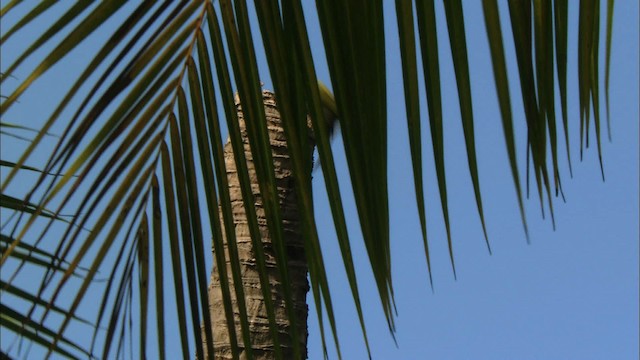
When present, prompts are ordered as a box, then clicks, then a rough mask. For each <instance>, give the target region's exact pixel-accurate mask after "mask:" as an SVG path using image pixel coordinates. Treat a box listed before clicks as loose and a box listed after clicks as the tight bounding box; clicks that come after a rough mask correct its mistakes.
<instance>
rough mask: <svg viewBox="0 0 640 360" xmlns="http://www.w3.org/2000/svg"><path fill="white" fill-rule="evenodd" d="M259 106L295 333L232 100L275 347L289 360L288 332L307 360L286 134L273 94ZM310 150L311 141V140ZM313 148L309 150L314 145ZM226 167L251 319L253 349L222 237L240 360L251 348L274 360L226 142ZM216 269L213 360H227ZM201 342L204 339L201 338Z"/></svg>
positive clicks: (303, 278) (302, 262)
mask: <svg viewBox="0 0 640 360" xmlns="http://www.w3.org/2000/svg"><path fill="white" fill-rule="evenodd" d="M262 96H263V101H264V104H265V112H266V117H267V125H268V130H269V139H270V143H271V151H272V155H273V161H274V167H275V173H276V181H277V186H278V199H279V203H280V209H281V212H282V219H283V224H284V236H285V242H286V246H287V256H288V264H287V266H288V269H289V274H290V280H291V287H292V290H293V294H294V301H295V302H294V304H295V305H294V307H295V309H296V316H297V322H298V324H297V329H291V328H290V326H289V320H288V317H287V312H286V308H285V302H284V299H283V297H284V295H283V291H282V286H281V285H280V279H279V276H278V271H277V269H276V263H275V254H274V251H273V247H272V245H271V239H270V237H269V232H268V230H267V224H266V223H267V221H266V218H265V212H264V207H263V204H262V199H261V196H260V192H259V185H258V181H257V177H256V173H255V168H254V164H253V157H252V156H251V150H250V147H249V142H248V138H247V132H246V127H245V122H244V117H243V112H242V109H241V107H240V105H239V101H238V100H237V99H236V106H237V109H238V118H239V123H240V129H241V132H242V140H243V144H244V151H245V154H246V157H247V165H248V169H249V177H250V179H251V188H252V193H253V196H254V203H255V205H256V211H257V216H258V224H259V227H260V233H261V236H262V246H263V249H264V253H265V258H266V264H267V269H268V273H269V274H268V275H269V283H270V284H271V296H272V300H273V303H274V307H275V314H276V322H277V326H278V334H279V342H280V345H281V349H282V352H283V356H284V358H285V359H293V358H294V355H293V344H292V336H291V331H296V332H297V334H298V339H299V341H300V348H301V349H302V352H303V354H302V355H303V356H304V357H305V358H306V349H307V304H306V295H307V292H308V291H309V283H308V281H307V270H308V268H307V262H306V259H305V255H304V244H303V239H302V235H301V231H300V218H299V214H298V211H297V202H296V192H295V189H294V179H293V175H292V163H291V160H290V158H289V154H288V150H287V143H286V140H285V136H284V130H283V129H282V125H281V122H280V114H279V112H278V110H277V108H276V103H275V97H274V94H273V93H271V92H269V91H263V93H262ZM310 141H311V144H313V141H312V139H310ZM312 146H313V145H312ZM312 150H313V149H310V152H309V161H313V159H312ZM224 157H225V164H226V168H227V178H228V180H229V193H230V196H231V203H232V209H233V221H234V225H235V235H236V238H237V246H238V253H239V260H240V266H241V273H242V285H243V288H244V292H245V293H244V295H245V302H246V306H247V313H248V317H249V326H250V332H251V344H249V345H246V344H243V341H242V333H241V327H240V320H239V311H238V305H237V300H236V296H235V292H234V291H233V279H232V276H231V267H230V265H229V252H228V249H227V246H228V244H227V237H226V236H224V247H225V255H226V259H227V264H226V265H227V274H228V277H229V282H230V284H231V285H230V289H231V300H232V305H233V312H234V317H235V319H234V323H235V329H234V331H235V333H236V335H237V336H236V337H237V339H238V346H239V347H240V358H241V359H242V358H243V357H244V356H243V355H244V353H245V350H244V349H245V347H246V346H251V348H252V351H253V355H254V358H255V359H274V358H275V352H274V346H273V340H272V338H271V334H270V332H269V321H268V319H267V313H266V308H265V304H264V299H263V296H262V290H261V286H260V279H259V276H258V270H257V267H256V263H255V254H254V249H253V246H252V243H251V237H250V233H249V227H248V224H247V217H246V213H245V209H244V206H243V202H242V195H241V191H240V183H239V181H238V174H237V170H236V164H235V160H234V156H233V149H232V147H231V143H230V142H227V144H226V145H225V147H224ZM217 266H219V264H214V268H213V272H212V275H211V282H210V285H209V302H210V315H211V321H212V324H213V336H214V349H215V350H214V356H213V357H209V356H207V358H209V359H211V358H213V359H231V358H232V354H231V344H230V340H229V332H228V328H227V322H226V320H225V313H224V306H223V302H222V291H221V289H220V286H221V284H220V279H219V274H218V269H217ZM203 339H204V336H203Z"/></svg>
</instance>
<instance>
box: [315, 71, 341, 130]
mask: <svg viewBox="0 0 640 360" xmlns="http://www.w3.org/2000/svg"><path fill="white" fill-rule="evenodd" d="M318 88H319V90H320V101H321V103H322V111H323V112H324V120H325V124H326V125H327V130H329V135H331V136H333V132H334V130H335V129H336V127H337V125H338V121H337V120H338V106H337V105H336V99H335V98H334V97H333V94H332V93H331V91H330V90H329V89H328V88H327V87H326V86H325V85H324V84H323V83H322V82H321V81H319V80H318Z"/></svg>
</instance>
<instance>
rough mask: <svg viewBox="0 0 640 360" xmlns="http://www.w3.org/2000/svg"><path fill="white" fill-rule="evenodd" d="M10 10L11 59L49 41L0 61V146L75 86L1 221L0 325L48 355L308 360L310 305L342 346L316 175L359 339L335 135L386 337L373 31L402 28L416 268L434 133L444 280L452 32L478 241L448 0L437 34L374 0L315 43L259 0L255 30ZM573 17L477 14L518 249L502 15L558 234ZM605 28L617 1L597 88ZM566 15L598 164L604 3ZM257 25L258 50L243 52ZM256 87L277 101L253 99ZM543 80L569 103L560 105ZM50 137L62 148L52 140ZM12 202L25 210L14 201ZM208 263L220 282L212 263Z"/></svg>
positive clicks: (172, 10) (179, 5) (383, 178)
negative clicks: (54, 83)
mask: <svg viewBox="0 0 640 360" xmlns="http://www.w3.org/2000/svg"><path fill="white" fill-rule="evenodd" d="M19 3H20V1H10V2H8V3H6V4H5V5H4V6H3V7H2V10H1V11H2V14H1V17H2V21H3V22H5V21H7V22H9V21H10V22H11V23H12V24H13V25H12V26H11V27H10V28H9V29H8V30H7V31H5V32H3V34H2V38H1V40H0V42H1V43H2V44H3V45H2V46H3V47H5V46H6V45H5V44H6V42H9V41H11V40H15V39H22V37H21V36H24V37H26V36H28V34H30V31H31V32H33V29H42V28H41V26H42V25H41V24H40V22H41V21H44V20H46V21H48V22H50V26H49V27H48V28H47V29H46V30H44V31H42V30H40V32H39V33H38V34H37V35H36V36H35V40H34V41H33V42H31V43H29V44H25V46H23V49H22V52H18V53H15V54H10V55H6V54H4V55H3V56H7V57H9V58H10V61H3V65H2V74H3V76H2V84H3V87H2V95H3V100H2V109H1V114H2V117H3V122H2V125H3V128H6V129H13V128H12V126H16V125H11V123H8V122H4V118H5V116H6V115H7V114H10V111H11V109H12V108H14V107H15V106H16V104H17V103H18V102H19V101H20V99H23V98H25V96H26V94H28V93H29V91H30V90H31V89H32V88H34V87H36V86H37V84H38V83H39V80H40V79H41V78H43V77H44V76H45V74H48V73H52V72H56V71H63V72H65V73H66V75H67V76H71V77H72V78H74V79H77V80H75V82H74V83H73V85H72V86H71V87H70V88H69V89H64V90H63V89H60V90H58V89H52V90H54V91H55V92H56V93H59V92H61V91H65V92H64V95H63V96H61V97H60V100H59V102H58V105H57V106H56V108H55V109H52V112H51V114H50V116H49V117H48V118H47V119H45V120H44V121H42V124H41V125H39V127H38V128H37V129H36V130H35V131H34V132H33V133H34V135H33V137H31V138H30V139H29V142H28V145H27V146H25V148H24V149H23V151H22V153H21V155H20V156H19V157H18V158H17V159H15V160H11V161H10V160H4V159H3V163H2V165H3V166H4V167H5V170H6V172H5V173H4V174H3V177H2V185H1V188H2V193H3V197H2V200H3V201H2V207H3V211H4V213H3V214H11V217H10V218H8V220H7V221H6V222H4V220H3V224H2V226H3V227H2V246H3V248H2V249H3V251H2V258H1V260H0V264H1V265H2V268H3V272H2V290H3V292H5V293H7V294H11V295H12V296H14V297H17V298H18V299H20V301H22V303H21V304H20V306H18V305H15V306H14V305H13V303H11V302H9V301H7V302H5V300H4V298H3V301H2V304H1V305H2V310H3V311H2V328H3V330H6V331H10V332H12V333H15V334H16V335H17V336H18V338H19V339H24V340H28V341H31V342H33V343H35V344H38V345H40V346H42V347H44V349H46V350H45V351H46V353H47V354H51V353H57V354H60V355H64V356H68V357H87V356H97V357H99V358H109V356H112V355H113V354H114V353H118V354H120V355H122V352H123V351H124V350H123V349H124V348H125V343H126V342H127V341H130V340H129V339H130V337H129V335H135V339H136V342H137V344H136V345H135V347H136V348H137V349H138V350H139V352H140V354H139V356H140V357H146V353H147V351H149V349H150V347H152V346H153V347H157V351H158V354H159V355H158V356H159V357H161V358H165V348H166V343H167V341H169V339H171V341H177V340H173V339H177V338H178V337H179V339H180V340H179V341H180V343H181V345H182V353H183V356H184V357H185V358H188V357H192V356H193V355H194V354H195V356H196V357H197V358H200V359H203V358H219V359H225V358H242V359H244V358H247V359H251V358H255V359H272V358H278V359H280V358H286V359H289V358H304V357H305V355H306V352H307V350H306V342H307V327H306V319H307V305H306V303H305V298H306V295H307V292H308V290H309V289H310V290H311V291H312V292H311V294H312V296H313V297H314V300H315V304H316V308H315V311H316V312H317V314H318V318H319V319H320V326H321V328H324V326H325V324H323V322H322V319H323V312H325V311H326V315H327V318H328V321H329V324H328V325H329V328H330V331H331V333H332V334H333V337H334V340H335V343H336V347H337V348H338V349H339V346H338V344H339V342H338V338H337V336H336V324H335V317H334V314H333V307H332V296H331V294H330V292H329V285H328V284H329V281H330V279H329V278H328V277H327V274H326V271H325V261H324V259H323V257H322V252H321V250H320V248H321V246H320V240H319V238H318V232H317V229H316V222H315V219H316V216H328V214H316V213H314V208H313V199H312V196H311V194H312V191H311V184H312V181H311V176H312V173H313V171H314V169H317V168H321V173H322V176H323V177H324V181H325V184H326V193H327V196H328V198H329V200H330V205H331V216H332V218H333V221H334V224H335V231H336V234H337V241H338V243H339V246H340V249H341V254H342V260H343V263H344V266H345V270H346V273H347V277H348V280H349V285H350V287H351V292H352V294H351V295H352V297H353V301H354V303H355V307H356V310H357V315H356V316H358V319H359V322H360V324H361V331H362V333H363V335H364V337H365V342H366V338H367V337H366V328H365V326H364V314H363V312H362V306H361V305H360V294H359V291H358V282H357V280H356V276H355V269H354V265H353V264H354V260H353V258H352V255H351V250H350V242H349V235H348V231H347V220H346V218H345V214H344V209H343V206H342V203H341V191H344V189H340V187H339V182H338V178H337V175H336V170H335V165H334V160H333V155H332V150H331V145H330V135H331V132H332V131H333V129H334V127H335V118H338V119H339V120H338V122H339V128H340V131H341V134H342V137H343V141H344V147H345V153H346V157H347V162H348V166H349V175H350V180H351V183H352V189H351V191H352V192H353V195H354V197H355V202H356V205H357V210H358V220H359V224H360V228H361V230H362V234H363V238H364V242H365V246H366V249H367V253H368V257H369V261H370V263H371V267H372V271H373V276H374V279H375V283H376V286H377V289H378V294H379V298H380V301H381V304H382V306H383V311H384V314H385V316H386V320H387V323H388V327H389V330H390V331H391V332H392V333H393V331H394V330H395V325H394V307H395V304H394V298H393V286H392V280H391V265H390V264H391V258H390V242H391V241H392V239H390V237H389V206H388V192H387V180H388V177H387V160H388V159H387V147H388V144H387V124H388V119H387V97H388V94H387V91H386V80H387V78H386V74H387V67H386V63H385V52H387V51H394V50H390V49H388V48H387V47H386V46H385V27H384V18H385V17H389V18H391V17H395V18H396V20H397V25H398V33H397V34H392V36H398V38H399V42H400V51H401V57H402V72H403V83H404V90H405V93H404V96H405V104H406V118H407V124H408V128H409V144H410V148H411V157H412V164H413V169H412V174H413V177H414V183H415V193H416V203H417V208H418V212H419V217H420V224H421V231H422V236H423V242H424V250H425V258H426V261H427V264H430V255H429V247H428V242H427V231H426V220H425V206H424V200H423V199H424V195H423V188H422V184H423V179H422V176H423V175H422V174H423V169H422V163H423V159H422V157H421V153H422V143H423V141H426V139H423V138H422V137H421V131H420V128H421V126H422V122H423V121H427V120H425V119H428V121H429V126H430V129H431V142H432V146H433V152H434V156H435V173H436V174H437V179H438V188H439V191H440V198H441V208H442V211H443V214H444V221H445V226H446V229H447V234H448V239H447V240H448V242H449V255H450V258H451V264H452V266H453V265H454V262H453V251H452V247H451V236H450V226H449V215H448V209H447V186H446V175H445V163H444V146H443V131H442V128H443V116H442V97H441V93H440V89H441V81H440V64H439V52H440V51H441V50H440V47H439V45H438V42H437V31H436V21H444V22H446V24H447V29H448V37H449V41H450V45H451V52H452V59H453V65H454V68H455V76H456V86H457V88H458V93H459V104H460V112H461V115H462V120H463V128H464V140H465V144H466V153H467V158H468V166H469V170H470V178H471V181H472V184H473V188H474V192H475V201H476V206H477V210H478V214H479V217H480V219H481V222H482V226H483V230H484V215H483V207H482V199H481V197H480V183H479V179H478V163H477V160H476V153H475V139H474V117H473V109H472V101H471V91H470V79H469V64H468V57H469V54H468V53H467V49H468V48H467V44H466V40H465V21H464V17H463V11H462V2H461V1H459V0H458V1H454V0H452V1H445V2H444V8H445V17H444V18H443V19H440V18H438V19H436V13H435V11H434V2H433V1H416V2H415V8H414V4H413V3H412V2H410V1H402V0H398V1H396V12H395V14H389V13H386V12H385V11H383V3H382V1H351V2H341V1H337V2H331V1H317V3H316V8H315V10H317V15H318V19H319V22H320V26H319V29H308V28H307V22H306V21H305V14H304V12H303V8H302V4H301V2H300V1H282V2H267V1H257V2H255V4H254V5H255V16H254V15H250V11H249V9H248V8H247V4H246V3H245V2H244V1H235V2H231V1H228V0H227V1H220V2H219V3H216V4H214V3H213V2H212V1H205V0H199V1H191V2H161V3H154V2H143V3H126V2H124V1H105V2H98V3H91V2H78V3H74V4H57V3H56V2H52V1H43V2H41V3H39V4H35V3H29V4H27V5H24V4H19ZM25 8H26V9H25ZM61 8H63V9H61ZM567 8H568V4H567V1H559V0H557V1H553V2H552V1H545V0H536V1H528V2H522V1H509V3H508V8H507V7H505V8H504V9H501V10H499V9H498V4H497V2H496V1H495V0H485V1H483V10H484V12H483V16H484V21H485V24H486V31H487V36H488V39H489V44H490V52H491V56H492V64H493V68H492V69H487V71H493V74H494V78H495V85H496V91H497V94H498V99H499V103H500V110H501V115H502V124H503V131H504V138H505V142H506V145H507V147H506V149H507V153H508V159H509V165H510V167H511V171H512V177H513V181H514V184H515V188H516V191H517V199H518V205H519V209H520V213H521V217H522V222H523V225H524V227H525V233H526V232H527V230H526V217H525V214H524V210H523V209H524V208H523V204H522V197H523V196H522V193H523V190H522V189H521V188H522V186H521V184H520V180H519V179H520V177H519V172H520V170H519V169H520V168H519V166H518V164H517V161H516V158H517V157H516V150H515V139H514V131H513V118H514V114H512V110H511V94H510V93H509V78H508V76H507V70H506V65H505V56H506V55H505V51H504V46H503V33H502V30H503V27H502V25H501V21H504V19H505V18H506V17H508V18H509V20H510V24H511V28H510V29H509V31H508V33H511V35H512V37H513V41H514V44H515V54H514V55H515V58H516V59H517V63H518V75H519V76H518V79H519V83H520V90H521V91H520V94H518V96H522V99H523V103H524V118H525V120H526V124H527V129H528V132H527V152H528V155H529V159H530V162H531V166H530V169H531V175H532V179H533V181H534V184H535V189H536V190H537V194H538V198H539V201H540V202H541V206H543V204H544V203H546V204H547V207H549V209H550V211H551V216H553V213H552V197H553V196H554V193H558V192H559V191H560V190H561V179H560V173H559V168H560V166H561V165H560V164H561V159H558V157H559V156H558V146H566V148H567V154H568V149H569V146H568V143H569V134H568V127H567V96H568V95H569V94H567V86H566V78H567V55H566V54H567V33H568V10H567ZM311 10H312V9H306V10H305V11H311ZM500 11H502V12H503V13H502V17H501V16H500V14H499V13H500ZM19 12H21V14H18V13H19ZM612 12H613V1H609V3H608V11H607V21H606V28H607V29H608V32H607V38H606V40H607V42H606V59H607V63H606V64H605V67H604V68H605V74H608V58H609V57H608V53H609V50H608V49H609V42H610V29H611V17H612V16H611V15H612ZM51 14H54V15H55V16H51ZM47 15H48V16H47ZM578 17H579V19H578V26H579V36H578V49H579V50H578V51H579V60H578V62H579V63H578V69H577V70H578V74H579V80H580V85H579V93H578V94H577V96H578V97H579V100H580V108H581V119H580V121H581V127H580V128H581V133H580V135H581V137H580V139H581V141H582V139H583V138H585V135H584V134H586V133H587V131H585V129H586V130H588V129H589V127H590V126H594V127H595V132H596V143H597V145H598V148H599V147H600V133H601V121H600V112H601V109H600V99H601V90H602V89H603V88H605V89H606V84H605V86H604V87H603V86H601V84H600V82H599V76H600V72H601V67H602V66H601V65H600V64H599V62H598V58H599V54H600V52H601V46H600V41H599V40H600V35H599V29H600V23H601V22H602V21H601V18H603V14H601V12H600V3H599V1H596V0H589V1H581V2H580V11H579V15H578ZM43 19H44V20H43ZM414 22H415V23H417V26H414ZM252 29H253V30H259V34H260V35H261V38H254V36H255V35H254V34H253V33H252ZM416 30H417V34H416ZM309 31H320V32H321V34H322V39H323V41H324V50H325V52H326V61H327V64H328V68H329V73H330V79H323V80H324V81H325V82H327V83H328V84H329V83H330V84H331V87H332V89H333V91H334V93H335V98H334V97H333V95H332V94H331V93H330V92H329V91H328V90H327V89H326V88H325V87H324V86H323V85H318V84H319V82H318V79H317V75H316V71H315V65H314V62H316V61H319V59H314V58H313V57H312V55H311V46H310V42H309V36H308V32H309ZM90 41H100V42H101V44H103V45H102V46H101V47H100V49H99V50H98V51H97V52H96V53H95V54H91V56H90V61H89V63H88V65H87V66H86V67H85V68H84V69H82V70H79V71H73V73H69V71H70V69H71V67H70V66H72V65H67V66H66V67H65V68H64V69H62V68H60V67H56V66H57V64H58V63H64V62H66V61H71V60H73V59H74V57H77V56H79V55H78V51H80V50H79V49H81V47H82V44H84V43H85V42H90ZM20 42H23V41H20ZM256 43H258V44H260V43H261V44H262V46H264V52H265V54H266V60H265V61H266V66H267V67H268V73H264V72H263V73H260V72H259V71H258V68H259V62H258V58H257V56H256V48H257V47H259V45H256ZM417 51H420V52H421V59H422V74H420V71H419V63H418V56H417ZM33 60H35V62H34V61H33ZM21 67H29V69H30V72H29V75H28V76H27V77H26V78H23V79H19V81H16V80H15V76H16V75H15V72H16V69H19V68H21ZM423 75H424V81H425V84H426V88H427V91H426V97H427V103H428V107H427V111H426V112H425V111H423V113H426V114H428V116H425V115H423V116H422V117H421V115H420V106H419V104H420V101H419V96H420V94H419V91H418V83H419V79H420V77H421V76H423ZM265 78H268V79H270V82H271V83H272V84H273V90H274V91H273V92H270V91H266V90H264V91H263V90H262V89H261V80H264V79H265ZM556 78H557V79H558V84H559V86H558V88H559V97H560V99H561V101H560V104H556V101H555V97H556V95H557V94H556V88H555V79H556ZM9 79H14V80H13V81H9ZM512 81H513V80H512ZM606 81H608V77H607V80H606ZM12 83H13V84H16V83H17V85H11V84H12ZM61 94H62V93H61ZM234 94H237V95H234ZM607 99H608V97H607ZM607 106H608V103H607ZM591 109H593V119H590V116H591ZM557 114H558V116H557ZM556 118H558V119H560V120H561V121H556ZM591 124H593V125H591ZM19 126H21V127H19V128H18V129H20V130H24V129H25V127H24V126H23V125H19ZM558 129H562V130H561V131H563V132H564V135H565V136H564V140H563V139H561V136H559V135H558V134H559V132H560V131H559V130H558ZM54 130H55V131H54ZM53 132H57V133H58V134H60V135H59V137H57V138H52V137H51V136H50V134H51V133H53ZM3 134H4V133H3ZM7 134H8V133H7ZM223 135H224V136H223ZM5 136H6V135H5ZM563 142H564V145H562V143H563ZM315 148H317V154H318V155H317V157H318V159H316V160H315V162H314V159H313V156H314V149H315ZM547 149H550V151H549V150H547ZM43 152H45V153H46V154H47V155H48V160H47V161H46V162H44V163H43V166H42V167H41V168H40V169H34V168H30V167H28V165H27V164H28V160H29V159H30V158H31V157H32V156H34V154H38V153H40V154H42V153H43ZM568 164H569V167H570V162H569V163H568ZM527 168H529V167H527ZM34 170H37V171H34ZM29 182H31V183H29ZM27 183H29V185H28V187H25V186H26V185H24V184H27ZM12 186H13V187H12ZM16 187H19V188H20V189H21V190H20V191H18V190H16V191H17V192H18V193H19V194H18V195H16V196H9V195H8V194H9V193H10V191H13V189H14V188H16ZM484 232H485V233H484V236H485V238H486V236H487V235H486V230H485V231H484ZM205 234H210V236H209V235H205ZM209 247H211V249H212V251H213V258H214V266H213V270H212V269H210V268H208V266H207V262H206V259H207V257H208V254H206V253H207V252H208V251H209V250H208V249H209ZM454 269H455V267H454ZM5 270H6V271H5ZM34 271H35V273H36V274H37V275H39V276H40V280H39V281H38V282H37V283H35V284H30V286H26V285H27V284H23V283H21V282H20V279H22V278H23V277H24V276H25V275H24V274H26V273H28V274H34ZM454 272H455V270H454ZM307 273H308V277H307ZM209 274H211V275H210V276H209ZM37 275H36V276H37ZM429 276H430V275H429ZM89 294H91V296H89ZM96 294H99V295H96ZM96 299H98V300H97V301H96ZM87 307H88V308H89V309H90V310H88V311H87V310H86V309H87ZM83 309H85V310H84V311H83ZM87 314H88V315H87ZM87 316H90V317H91V318H86V317H87ZM166 316H172V317H175V318H177V322H178V327H177V328H170V327H168V326H166V318H165V317H166ZM72 329H73V330H72ZM78 329H84V333H87V332H91V336H89V337H88V338H87V339H88V341H87V339H76V338H75V337H74V336H72V335H70V334H72V333H73V334H76V333H78V332H82V331H83V330H78ZM321 333H322V334H324V331H321ZM151 339H153V341H151ZM190 339H192V340H193V342H194V343H195V344H196V346H195V349H194V348H193V347H190V345H189V344H190V341H189V340H190ZM325 341H326V340H325V339H324V335H323V338H322V342H323V344H324V343H325ZM367 347H368V345H367ZM15 349H16V347H12V348H8V349H2V351H3V354H4V353H8V352H10V351H16V350H15Z"/></svg>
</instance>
